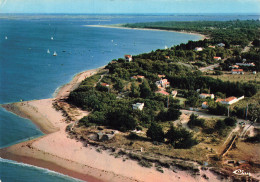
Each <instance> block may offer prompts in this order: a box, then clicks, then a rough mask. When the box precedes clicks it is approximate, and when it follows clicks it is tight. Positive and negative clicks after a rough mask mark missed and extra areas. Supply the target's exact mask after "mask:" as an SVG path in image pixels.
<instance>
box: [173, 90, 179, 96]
mask: <svg viewBox="0 0 260 182" xmlns="http://www.w3.org/2000/svg"><path fill="white" fill-rule="evenodd" d="M177 94H178V92H177V90H173V91H172V97H173V98H175V97H176V96H177Z"/></svg>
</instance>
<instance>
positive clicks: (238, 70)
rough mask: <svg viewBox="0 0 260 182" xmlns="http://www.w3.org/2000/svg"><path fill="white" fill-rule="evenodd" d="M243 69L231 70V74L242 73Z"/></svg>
mask: <svg viewBox="0 0 260 182" xmlns="http://www.w3.org/2000/svg"><path fill="white" fill-rule="evenodd" d="M242 71H243V69H232V72H242Z"/></svg>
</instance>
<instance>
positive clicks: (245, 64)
mask: <svg viewBox="0 0 260 182" xmlns="http://www.w3.org/2000/svg"><path fill="white" fill-rule="evenodd" d="M236 65H238V66H255V64H254V63H236Z"/></svg>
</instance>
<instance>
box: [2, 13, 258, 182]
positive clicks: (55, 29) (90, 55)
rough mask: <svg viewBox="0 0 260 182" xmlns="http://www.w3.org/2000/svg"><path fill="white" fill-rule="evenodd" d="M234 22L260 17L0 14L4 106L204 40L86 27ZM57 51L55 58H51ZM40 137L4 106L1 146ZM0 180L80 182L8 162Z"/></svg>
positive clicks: (49, 93)
mask: <svg viewBox="0 0 260 182" xmlns="http://www.w3.org/2000/svg"><path fill="white" fill-rule="evenodd" d="M234 19H241V20H242V19H250V20H251V19H259V15H51V14H49V15H36V14H35V15H21V14H20V15H10V14H8V15H5V14H0V104H4V103H11V102H19V101H20V100H21V99H22V100H33V99H44V98H50V97H53V94H54V93H55V91H57V89H58V88H59V87H60V86H62V85H64V84H66V83H67V82H69V81H70V80H71V79H72V78H73V76H75V75H76V74H77V73H79V72H82V71H84V70H89V69H93V68H97V67H100V66H103V65H106V64H107V63H108V62H109V61H111V60H113V59H117V58H120V57H123V56H124V55H125V54H132V55H136V54H139V53H144V52H150V51H152V50H156V49H163V48H164V47H165V46H167V47H171V46H172V45H177V44H180V43H185V42H188V41H189V40H199V39H200V38H201V37H200V36H198V35H191V34H182V33H175V32H167V31H165V32H162V31H145V30H129V29H114V28H101V27H88V26H85V25H109V24H119V23H135V22H152V21H170V20H175V21H194V20H219V21H223V20H234ZM51 37H53V39H52V38H51ZM47 50H49V51H50V53H47ZM54 51H55V52H56V53H57V56H53V53H54ZM41 135H43V133H42V132H41V131H40V130H39V129H38V128H37V127H36V126H35V125H34V124H33V123H32V122H31V121H29V120H27V119H24V118H21V117H18V116H16V115H14V114H12V113H10V112H7V111H5V110H4V109H3V108H0V139H1V140H0V148H4V147H7V146H10V145H13V144H15V143H19V142H22V141H26V140H28V139H31V138H36V137H39V136H41ZM39 179H40V180H39ZM0 180H2V181H3V182H13V181H22V182H28V181H43V182H45V181H46V182H47V181H54V182H56V181H77V180H76V179H73V178H70V177H68V176H64V175H61V174H59V173H55V172H52V171H49V170H46V169H43V168H38V167H35V166H30V165H26V164H22V163H17V162H15V161H10V160H6V159H0Z"/></svg>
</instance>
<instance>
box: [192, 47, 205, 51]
mask: <svg viewBox="0 0 260 182" xmlns="http://www.w3.org/2000/svg"><path fill="white" fill-rule="evenodd" d="M194 50H195V51H203V48H202V47H195V49H194Z"/></svg>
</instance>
